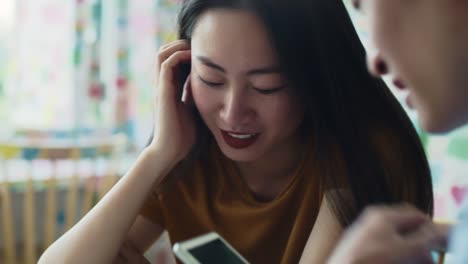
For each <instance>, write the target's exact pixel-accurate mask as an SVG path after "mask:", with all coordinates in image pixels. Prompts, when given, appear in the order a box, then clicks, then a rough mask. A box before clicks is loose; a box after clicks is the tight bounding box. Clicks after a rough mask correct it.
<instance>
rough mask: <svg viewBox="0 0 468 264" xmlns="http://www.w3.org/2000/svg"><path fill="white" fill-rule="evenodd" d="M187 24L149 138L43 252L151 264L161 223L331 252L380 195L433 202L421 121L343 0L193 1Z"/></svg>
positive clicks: (165, 54)
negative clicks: (384, 76)
mask: <svg viewBox="0 0 468 264" xmlns="http://www.w3.org/2000/svg"><path fill="white" fill-rule="evenodd" d="M303 25H309V26H305V27H304V26H303ZM179 36H180V40H178V41H175V42H173V43H170V44H168V45H166V46H163V47H162V48H161V49H160V52H159V56H158V65H159V67H158V73H157V77H158V78H157V79H158V84H157V87H156V88H157V89H156V94H157V99H156V107H157V113H156V124H155V128H154V134H153V139H152V141H151V143H150V144H149V146H148V147H147V148H146V149H145V150H144V151H143V153H141V155H140V157H139V158H138V160H137V161H136V163H135V164H134V166H133V168H132V169H131V170H130V171H129V172H128V173H127V174H126V175H125V176H123V177H122V179H121V180H120V181H119V182H118V183H117V184H116V186H115V187H114V188H113V189H112V190H111V191H110V192H109V193H108V194H107V195H106V196H105V197H104V198H103V199H102V200H101V201H100V202H99V203H98V204H97V205H96V206H95V207H94V208H93V209H92V210H91V211H90V212H89V213H88V214H87V215H86V216H85V217H84V218H83V219H82V220H81V221H80V222H79V223H78V224H77V225H76V226H74V227H73V228H72V229H70V230H69V231H68V232H67V233H66V234H64V235H63V236H62V237H61V238H59V239H58V240H57V241H56V242H55V243H54V244H53V245H51V246H50V247H49V248H48V249H47V251H46V252H45V253H44V254H43V255H42V257H41V259H40V261H39V263H41V264H42V263H109V262H117V263H128V262H130V263H138V262H139V261H140V262H145V261H146V260H145V259H144V257H143V254H144V252H145V251H146V249H147V248H148V247H149V246H150V245H151V244H152V243H153V242H154V241H155V240H156V239H157V238H158V237H159V236H160V234H161V232H162V231H163V230H167V231H168V233H169V236H170V238H171V241H172V242H173V243H174V242H178V241H181V240H185V239H189V238H192V237H194V236H197V235H201V234H204V233H207V232H209V231H216V232H218V233H219V234H220V235H221V236H223V237H224V238H225V239H226V240H227V241H228V242H229V243H230V244H232V245H233V246H234V248H236V249H237V250H238V251H239V252H240V253H241V254H242V255H243V256H244V257H245V258H246V259H247V260H248V261H250V262H251V263H298V262H300V261H302V262H303V263H323V262H324V261H326V259H327V258H328V256H329V254H330V252H331V251H332V249H333V247H334V245H335V242H336V241H337V240H338V239H339V237H340V235H341V231H342V229H343V228H344V227H346V226H347V225H348V224H349V223H351V222H352V221H353V220H355V218H356V216H357V215H358V214H359V213H360V212H361V211H362V210H363V208H365V207H366V206H367V205H370V204H376V203H378V204H388V205H390V204H397V203H402V202H406V203H409V204H412V205H413V206H415V207H416V208H418V209H420V210H421V211H423V212H425V213H426V214H427V215H428V216H430V215H431V214H432V206H433V200H432V185H431V178H430V173H429V167H428V164H427V161H426V157H425V155H424V151H423V149H422V146H421V144H420V142H419V139H418V137H417V134H416V132H415V130H414V129H413V127H412V125H411V122H410V120H409V119H408V117H407V116H406V114H405V112H404V110H403V109H402V108H401V106H400V105H399V104H398V102H397V100H396V99H395V98H394V97H393V96H392V94H391V92H390V91H389V89H388V88H387V87H386V86H385V84H384V83H383V82H382V81H381V80H380V79H375V78H373V77H371V76H369V74H368V73H367V69H366V63H365V59H364V54H365V51H364V48H363V47H362V45H361V43H360V41H359V39H358V37H357V34H356V32H355V30H354V27H353V25H352V23H351V20H350V18H349V16H348V14H347V12H346V9H345V8H344V5H343V3H342V2H341V1H340V0H333V1H331V0H317V1H313V2H309V1H303V0H291V1H283V0H188V1H184V2H183V7H182V9H181V12H180V15H179ZM188 72H190V73H188ZM181 94H183V96H182V97H183V100H182V102H181V99H180V98H181ZM306 246H307V247H310V248H313V249H314V250H313V251H305V252H304V254H303V251H304V248H305V247H306Z"/></svg>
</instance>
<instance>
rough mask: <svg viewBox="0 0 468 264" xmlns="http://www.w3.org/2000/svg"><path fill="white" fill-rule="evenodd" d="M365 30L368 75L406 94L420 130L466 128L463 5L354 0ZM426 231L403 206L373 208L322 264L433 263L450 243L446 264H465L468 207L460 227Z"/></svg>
mask: <svg viewBox="0 0 468 264" xmlns="http://www.w3.org/2000/svg"><path fill="white" fill-rule="evenodd" d="M354 6H355V8H357V9H358V10H360V12H362V14H363V15H364V16H365V17H366V19H367V20H368V24H369V27H370V28H369V33H370V40H371V43H373V44H372V45H371V46H373V48H371V50H373V51H372V52H370V54H368V68H369V70H370V72H371V73H372V74H373V75H375V76H376V77H380V76H382V75H385V74H391V76H392V77H393V80H394V83H395V85H396V86H397V87H399V88H400V89H403V90H406V91H407V93H408V94H407V98H406V103H407V104H408V106H409V107H411V108H414V109H416V111H417V112H418V114H419V120H420V123H421V125H422V127H423V128H424V129H425V130H427V131H429V132H432V133H439V134H440V133H445V132H448V131H452V130H454V129H456V128H458V127H460V126H462V125H464V124H467V123H468V48H467V47H468V1H467V0H445V1H439V0H411V1H409V0H391V1H389V0H356V1H354ZM449 229H450V228H447V227H444V226H441V225H436V224H433V223H432V222H431V221H430V219H429V218H427V217H426V216H425V214H424V213H423V212H420V211H419V210H416V209H415V208H412V207H409V206H397V207H373V208H370V209H368V210H367V212H366V213H364V214H363V215H361V217H360V218H359V219H358V220H357V221H356V223H354V224H353V225H352V227H351V228H350V229H349V230H348V231H346V235H345V236H344V238H343V239H342V240H341V241H340V243H339V245H338V247H337V248H336V250H335V251H334V253H333V255H332V257H331V258H330V259H329V263H340V264H343V263H412V262H414V263H419V262H418V261H426V262H425V263H432V260H431V259H430V257H429V253H430V251H431V250H434V249H437V248H439V247H441V246H444V244H445V243H446V240H447V239H448V240H449V242H448V244H449V251H450V253H452V254H451V255H452V256H453V262H451V263H464V264H466V263H468V250H467V244H468V203H467V202H465V203H464V206H462V212H461V214H460V219H459V223H458V224H457V225H456V226H455V227H454V228H453V230H452V231H451V234H450V235H448V233H449V232H448V230H449Z"/></svg>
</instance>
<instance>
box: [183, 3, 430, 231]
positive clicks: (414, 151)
mask: <svg viewBox="0 0 468 264" xmlns="http://www.w3.org/2000/svg"><path fill="white" fill-rule="evenodd" d="M213 8H228V9H240V10H246V11H249V12H253V13H254V14H256V15H257V16H258V18H259V19H260V20H261V21H262V23H263V24H264V25H265V28H266V29H267V31H268V33H269V36H270V38H271V42H272V45H273V47H274V48H275V50H276V52H277V54H278V57H279V60H280V65H281V67H282V68H283V71H284V73H285V75H286V77H287V78H288V80H289V82H290V83H291V84H292V87H294V88H295V89H296V90H295V92H296V95H297V97H298V98H299V99H300V100H301V103H302V104H303V105H304V107H305V109H306V113H305V118H304V121H303V126H302V127H301V129H302V130H303V132H304V133H307V134H308V135H309V136H310V137H312V140H313V142H314V144H313V150H314V153H315V154H316V156H317V159H316V162H318V165H319V166H320V168H321V175H320V177H322V179H323V184H324V188H327V189H330V190H335V191H334V192H330V193H328V195H327V197H326V198H327V199H328V201H329V202H330V204H331V206H332V208H333V210H334V212H335V214H336V216H337V218H338V219H339V221H340V223H341V224H342V225H343V226H347V225H348V224H350V223H351V222H352V221H353V220H354V219H355V218H356V216H357V215H358V214H359V213H360V212H361V211H362V210H363V209H364V207H366V206H368V205H370V204H396V203H401V202H407V203H411V204H413V205H414V206H416V207H417V208H419V209H420V210H422V211H423V212H426V213H428V214H430V215H432V210H433V193H432V182H431V176H430V170H429V166H428V163H427V160H426V157H425V153H424V150H423V148H422V145H421V143H420V141H419V138H418V135H417V133H416V131H415V129H414V127H413V126H412V124H411V122H410V120H409V118H408V116H407V115H406V113H405V112H404V110H403V109H402V107H401V106H400V104H399V103H398V102H397V100H396V99H395V97H394V96H393V95H392V94H391V92H390V90H389V89H388V87H387V86H386V85H385V83H384V82H383V81H382V80H381V79H376V78H373V77H371V76H370V74H369V73H368V71H367V68H366V62H365V50H364V48H363V46H362V44H361V42H360V40H359V38H358V35H357V33H356V31H355V29H354V27H353V24H352V22H351V19H350V17H349V15H348V13H347V11H346V9H345V7H344V5H343V3H342V0H288V1H284V0H186V1H184V3H183V7H182V10H181V12H180V15H179V27H180V28H179V37H180V38H181V39H187V40H190V39H191V35H192V32H193V29H194V26H195V25H196V22H197V19H198V18H199V17H200V15H202V14H203V13H204V12H205V11H207V10H210V9H213ZM198 124H199V130H198V133H199V134H198V135H199V138H200V139H201V140H200V141H199V142H198V147H196V148H195V151H196V149H201V146H200V144H201V145H203V144H206V142H207V141H209V140H210V139H209V137H210V136H209V133H208V131H207V128H206V127H205V126H204V124H203V122H202V121H201V119H200V118H198ZM338 164H339V165H338Z"/></svg>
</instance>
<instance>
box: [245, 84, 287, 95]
mask: <svg viewBox="0 0 468 264" xmlns="http://www.w3.org/2000/svg"><path fill="white" fill-rule="evenodd" d="M285 87H286V86H280V87H277V88H271V89H260V88H255V87H253V89H254V90H255V91H257V92H259V93H260V94H265V95H268V94H273V93H276V92H279V91H281V90H283V89H284V88H285Z"/></svg>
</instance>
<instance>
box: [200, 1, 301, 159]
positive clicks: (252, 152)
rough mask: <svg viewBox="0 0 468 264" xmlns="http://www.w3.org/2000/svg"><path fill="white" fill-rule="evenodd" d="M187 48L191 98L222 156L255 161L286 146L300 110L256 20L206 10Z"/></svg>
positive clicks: (244, 14)
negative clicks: (190, 49)
mask: <svg viewBox="0 0 468 264" xmlns="http://www.w3.org/2000/svg"><path fill="white" fill-rule="evenodd" d="M191 45H192V71H191V87H192V94H193V99H194V101H195V105H196V107H197V109H198V110H199V112H200V114H201V116H202V118H203V120H204V122H205V123H206V125H207V126H208V128H209V129H210V130H211V132H212V133H213V135H214V138H215V139H216V142H217V143H218V145H219V146H220V148H221V150H222V152H223V153H224V154H225V155H226V156H227V157H228V158H230V159H232V160H235V161H255V160H258V159H260V158H264V157H266V156H267V155H268V154H269V153H273V152H276V153H278V152H281V151H286V150H287V149H288V148H291V147H292V146H293V144H294V142H296V140H297V136H296V135H297V129H298V127H299V125H300V123H301V121H302V117H303V111H302V109H301V107H299V104H298V103H297V102H296V100H295V98H294V96H293V95H292V89H291V87H289V86H288V84H287V82H286V80H285V78H284V76H283V74H282V73H281V72H280V71H279V65H278V60H277V57H276V54H275V52H274V50H273V47H272V46H271V44H270V41H269V39H268V35H267V33H266V31H265V29H264V27H263V25H262V24H261V22H260V21H259V20H258V19H257V18H256V17H255V16H254V15H252V14H250V13H248V12H246V11H237V10H228V9H214V10H210V11H207V12H206V13H204V14H203V15H202V16H201V17H200V18H199V20H198V22H197V24H196V25H195V28H194V31H193V34H192V43H191Z"/></svg>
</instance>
